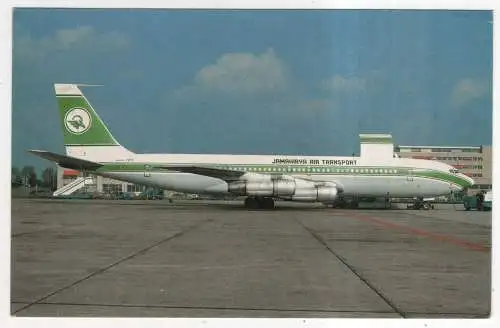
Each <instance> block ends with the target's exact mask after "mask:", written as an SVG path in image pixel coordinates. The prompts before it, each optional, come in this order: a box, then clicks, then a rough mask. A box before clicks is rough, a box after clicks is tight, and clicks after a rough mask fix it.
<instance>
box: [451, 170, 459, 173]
mask: <svg viewBox="0 0 500 328" xmlns="http://www.w3.org/2000/svg"><path fill="white" fill-rule="evenodd" d="M450 173H458V170H457V169H450Z"/></svg>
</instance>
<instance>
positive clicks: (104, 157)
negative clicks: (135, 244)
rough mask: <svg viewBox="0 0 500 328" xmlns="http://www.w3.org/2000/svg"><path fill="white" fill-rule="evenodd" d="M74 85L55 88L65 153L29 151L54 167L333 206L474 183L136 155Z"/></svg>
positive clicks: (221, 158)
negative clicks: (350, 199) (352, 199)
mask: <svg viewBox="0 0 500 328" xmlns="http://www.w3.org/2000/svg"><path fill="white" fill-rule="evenodd" d="M80 86H81V85H78V84H55V85H54V88H55V93H56V97H57V101H58V105H59V111H60V117H61V126H62V129H63V131H64V144H65V147H66V154H65V155H62V154H56V153H53V152H49V151H42V150H30V152H31V153H33V154H35V155H38V156H40V157H43V158H45V159H48V160H50V161H53V162H56V163H57V164H58V165H60V166H62V167H65V168H70V169H77V170H85V171H86V172H89V173H92V174H95V175H100V176H103V177H109V178H113V179H117V180H121V181H127V182H132V183H137V184H143V185H149V186H155V187H159V188H163V189H167V190H173V191H179V192H187V193H199V194H219V195H224V194H230V195H238V196H246V199H245V206H246V207H250V208H273V207H274V201H275V200H277V199H281V200H289V201H299V202H321V203H324V204H333V203H335V202H336V201H337V200H338V199H341V198H343V197H363V196H368V197H386V196H387V195H390V196H391V197H416V196H420V197H436V196H441V195H449V194H450V192H453V191H460V190H463V189H464V188H467V187H469V186H471V185H473V184H474V181H473V180H472V179H471V178H469V177H468V176H466V175H464V174H461V173H459V172H458V170H456V169H455V168H453V167H452V166H449V165H447V164H445V163H441V162H438V161H431V160H418V159H406V158H395V157H393V156H390V158H387V159H384V160H383V161H381V160H376V161H375V160H373V159H372V158H370V156H362V155H361V156H359V157H338V156H282V155H209V154H137V153H134V152H132V151H130V150H128V149H126V148H125V147H123V146H122V145H120V143H119V142H118V141H117V140H116V139H115V138H114V137H113V135H112V134H111V132H110V130H109V129H108V127H107V126H106V125H105V124H104V122H103V121H102V120H101V119H100V117H99V115H98V114H97V113H96V111H95V110H94V109H93V108H92V106H91V105H90V103H89V102H88V100H87V98H86V97H85V96H84V94H83V93H82V91H81V90H80Z"/></svg>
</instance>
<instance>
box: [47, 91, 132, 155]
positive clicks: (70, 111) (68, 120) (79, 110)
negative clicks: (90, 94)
mask: <svg viewBox="0 0 500 328" xmlns="http://www.w3.org/2000/svg"><path fill="white" fill-rule="evenodd" d="M79 86H83V85H78V84H54V89H55V93H56V97H57V102H58V106H59V115H60V119H61V124H62V129H63V133H64V145H65V147H66V154H67V155H70V156H74V157H78V158H88V159H91V160H95V161H101V160H104V159H109V160H113V159H116V158H121V157H124V156H130V155H133V153H132V152H131V151H129V150H127V149H125V148H124V147H123V146H122V145H120V143H119V142H118V141H117V140H116V139H115V137H113V135H112V134H111V132H110V131H109V129H108V127H107V126H106V124H105V123H104V122H103V121H102V119H101V118H100V117H99V115H98V114H97V112H96V111H95V110H94V108H93V107H92V105H91V104H90V103H89V101H88V100H87V98H86V97H85V96H84V94H83V92H82V91H81V90H80V88H79Z"/></svg>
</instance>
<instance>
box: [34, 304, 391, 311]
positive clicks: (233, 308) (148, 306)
mask: <svg viewBox="0 0 500 328" xmlns="http://www.w3.org/2000/svg"><path fill="white" fill-rule="evenodd" d="M38 304H39V305H61V306H87V307H92V306H95V307H110V308H145V309H183V310H221V311H269V312H292V313H293V312H313V313H314V312H316V313H380V314H394V312H392V311H364V310H361V311H351V310H333V309H300V308H298V309H286V308H266V307H238V306H188V305H161V304H113V303H76V302H40V303H38Z"/></svg>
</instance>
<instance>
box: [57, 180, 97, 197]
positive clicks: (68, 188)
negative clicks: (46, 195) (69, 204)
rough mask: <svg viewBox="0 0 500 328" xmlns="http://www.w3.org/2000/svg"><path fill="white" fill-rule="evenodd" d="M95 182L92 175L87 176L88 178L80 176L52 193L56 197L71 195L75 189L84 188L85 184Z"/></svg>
mask: <svg viewBox="0 0 500 328" xmlns="http://www.w3.org/2000/svg"><path fill="white" fill-rule="evenodd" d="M93 183H94V180H93V179H92V178H91V177H86V178H84V177H80V178H78V179H76V180H75V181H73V182H71V183H68V184H67V185H65V186H63V187H61V188H59V189H57V190H56V191H54V193H53V194H52V195H53V196H55V197H57V196H67V195H71V194H72V193H74V192H75V191H77V190H80V189H81V188H83V187H84V186H85V185H91V184H93Z"/></svg>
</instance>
